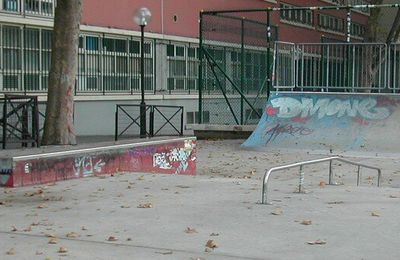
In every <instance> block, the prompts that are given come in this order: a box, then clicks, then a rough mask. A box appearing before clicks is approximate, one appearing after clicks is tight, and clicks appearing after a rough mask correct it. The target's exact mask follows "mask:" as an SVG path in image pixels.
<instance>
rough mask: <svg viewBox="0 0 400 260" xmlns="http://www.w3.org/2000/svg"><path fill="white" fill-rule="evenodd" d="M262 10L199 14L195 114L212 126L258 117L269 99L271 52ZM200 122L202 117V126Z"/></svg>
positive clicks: (274, 35) (273, 33)
mask: <svg viewBox="0 0 400 260" xmlns="http://www.w3.org/2000/svg"><path fill="white" fill-rule="evenodd" d="M267 19H268V17H267V14H266V13H265V12H254V13H245V12H243V13H240V12H233V13H229V12H223V13H218V12H202V13H201V14H200V70H199V84H200V86H199V110H200V113H199V115H204V114H205V113H207V114H209V115H210V117H209V123H210V124H248V123H249V120H250V119H256V120H257V119H259V118H260V116H261V113H260V110H262V108H263V106H264V103H265V101H266V99H267V96H268V89H269V87H268V85H269V84H270V82H269V76H268V73H269V69H270V68H268V64H272V62H271V61H272V52H271V48H269V47H270V45H269V41H268V39H269V38H267V33H268V32H270V33H272V35H273V37H272V38H273V39H276V37H277V36H276V35H277V30H276V28H274V27H268V28H269V29H268V30H267V24H266V22H265V21H266V20H267ZM202 121H203V118H202V117H201V116H200V123H202Z"/></svg>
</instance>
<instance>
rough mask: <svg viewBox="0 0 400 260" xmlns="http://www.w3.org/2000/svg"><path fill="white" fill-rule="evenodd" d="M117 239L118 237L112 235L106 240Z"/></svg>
mask: <svg viewBox="0 0 400 260" xmlns="http://www.w3.org/2000/svg"><path fill="white" fill-rule="evenodd" d="M117 240H118V238H117V237H114V236H109V237H108V239H107V241H117Z"/></svg>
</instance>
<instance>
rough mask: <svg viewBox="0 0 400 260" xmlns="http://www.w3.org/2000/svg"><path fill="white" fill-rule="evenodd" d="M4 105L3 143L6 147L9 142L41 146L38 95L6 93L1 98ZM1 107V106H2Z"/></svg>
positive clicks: (25, 145)
mask: <svg viewBox="0 0 400 260" xmlns="http://www.w3.org/2000/svg"><path fill="white" fill-rule="evenodd" d="M0 102H2V103H3V106H2V109H3V111H2V118H1V119H0V124H1V125H0V126H1V128H2V131H1V132H0V133H1V143H2V148H3V149H6V148H7V144H11V143H21V144H22V147H27V146H28V144H29V143H31V144H32V147H34V146H37V147H38V146H39V144H40V143H39V139H40V137H39V135H40V133H39V132H40V129H39V106H38V98H37V97H36V96H22V95H21V96H17V95H4V98H0ZM0 107H1V106H0Z"/></svg>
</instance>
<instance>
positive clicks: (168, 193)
mask: <svg viewBox="0 0 400 260" xmlns="http://www.w3.org/2000/svg"><path fill="white" fill-rule="evenodd" d="M241 142H242V141H240V140H239V141H199V142H198V176H196V177H188V176H176V175H152V174H133V173H132V174H131V173H130V174H117V175H115V176H104V177H92V178H86V179H78V180H71V181H65V182H59V183H56V184H54V185H41V186H35V187H24V188H17V189H1V190H0V191H1V193H0V223H1V225H0V241H1V247H0V248H1V249H0V259H162V260H164V259H165V260H167V259H174V260H175V259H178V260H179V259H187V260H191V259H207V260H209V259H298V260H300V259H399V250H398V248H397V246H398V245H399V244H400V224H399V223H400V222H399V221H398V218H399V216H400V189H399V188H400V167H399V165H400V161H399V160H398V158H397V157H396V156H392V157H391V158H384V157H371V158H365V157H355V158H350V159H352V160H354V161H359V162H363V163H366V164H370V165H373V166H379V167H382V169H383V172H382V174H383V180H382V187H380V188H377V187H376V186H375V185H376V173H375V172H373V171H367V170H365V171H363V178H362V182H363V183H362V186H360V187H357V186H356V174H355V173H356V172H355V167H354V166H348V165H344V164H342V163H336V164H335V165H334V172H335V182H336V183H337V184H338V185H335V186H330V185H325V182H327V178H328V172H327V169H328V168H327V164H326V163H325V164H320V165H315V166H307V167H306V168H305V172H306V175H305V184H306V190H307V192H306V193H305V194H299V193H294V191H295V190H296V187H297V185H298V173H297V170H289V171H283V172H277V173H276V174H274V175H273V176H272V179H271V183H270V185H269V193H268V195H269V199H270V201H271V202H272V203H273V204H272V205H261V204H259V201H260V200H261V178H262V176H263V174H264V171H265V169H267V168H270V167H273V166H276V165H281V164H285V163H290V162H298V161H300V160H306V159H313V158H321V157H324V156H322V155H318V154H310V153H307V152H305V151H302V152H285V153H283V152H255V151H246V150H242V149H240V147H239V145H240V143H241ZM209 240H213V241H212V242H209V243H208V244H209V246H211V247H212V246H216V247H215V248H209V247H207V246H206V243H207V242H208V241H209ZM60 249H61V250H60ZM60 251H61V252H60ZM63 251H64V252H63Z"/></svg>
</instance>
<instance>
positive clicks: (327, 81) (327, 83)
mask: <svg viewBox="0 0 400 260" xmlns="http://www.w3.org/2000/svg"><path fill="white" fill-rule="evenodd" d="M326 46H327V48H326V49H327V50H326V52H327V53H326V75H325V77H326V82H325V90H326V92H329V73H330V70H329V66H330V60H329V55H330V47H331V46H330V45H326Z"/></svg>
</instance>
